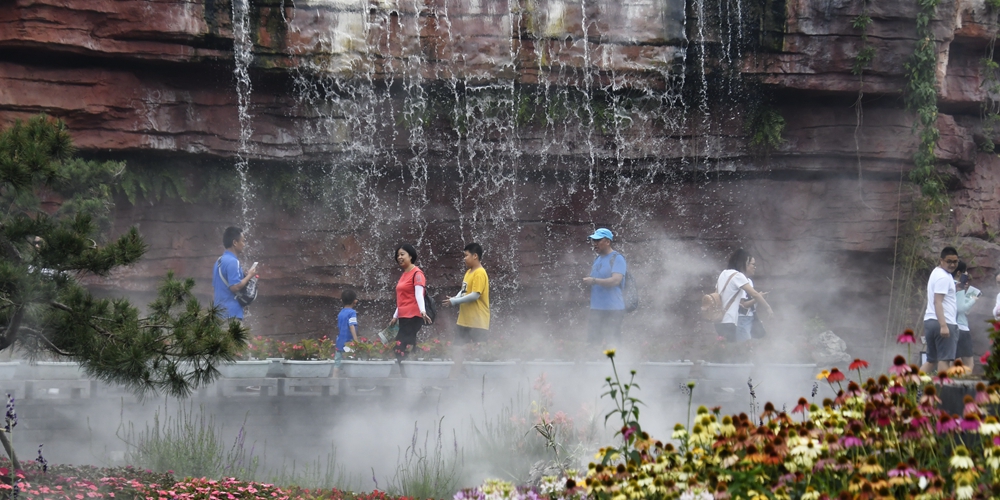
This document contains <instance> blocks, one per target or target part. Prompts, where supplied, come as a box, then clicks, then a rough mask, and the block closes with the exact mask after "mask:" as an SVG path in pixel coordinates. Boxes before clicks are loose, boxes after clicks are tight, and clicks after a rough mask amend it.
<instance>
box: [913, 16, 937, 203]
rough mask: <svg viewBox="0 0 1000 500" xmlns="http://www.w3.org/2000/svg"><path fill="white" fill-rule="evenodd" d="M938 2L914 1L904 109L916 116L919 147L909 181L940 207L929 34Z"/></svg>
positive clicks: (933, 46) (934, 55) (932, 47)
mask: <svg viewBox="0 0 1000 500" xmlns="http://www.w3.org/2000/svg"><path fill="white" fill-rule="evenodd" d="M939 1H940V0H917V6H918V7H920V11H919V12H918V13H917V45H916V48H914V50H913V55H912V56H911V57H910V61H909V62H907V63H906V107H907V109H909V110H911V111H913V112H914V113H916V116H917V120H916V123H914V128H915V129H917V130H919V134H920V144H919V145H918V147H917V152H916V153H915V154H914V155H913V163H914V168H913V170H912V171H911V172H910V180H911V181H912V182H913V183H914V184H916V185H918V186H920V191H921V193H923V195H924V197H925V198H926V201H927V202H928V203H930V204H931V205H935V206H942V205H944V203H945V201H946V196H945V185H944V180H943V179H942V178H941V175H940V173H938V171H937V165H936V161H935V156H934V148H935V146H937V141H938V138H940V136H941V133H940V132H939V131H938V128H937V117H938V107H937V89H936V88H935V83H936V80H935V78H936V70H937V46H936V44H935V42H934V36H933V33H932V32H931V26H930V24H931V19H932V18H933V17H934V12H935V10H936V9H937V6H938V2H939Z"/></svg>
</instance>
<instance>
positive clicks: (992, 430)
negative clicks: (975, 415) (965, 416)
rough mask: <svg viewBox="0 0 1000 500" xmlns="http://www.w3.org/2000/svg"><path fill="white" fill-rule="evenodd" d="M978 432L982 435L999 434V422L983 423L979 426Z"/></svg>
mask: <svg viewBox="0 0 1000 500" xmlns="http://www.w3.org/2000/svg"><path fill="white" fill-rule="evenodd" d="M979 433H980V434H982V435H984V436H996V435H997V434H1000V424H998V423H989V422H987V423H985V424H982V425H980V426H979Z"/></svg>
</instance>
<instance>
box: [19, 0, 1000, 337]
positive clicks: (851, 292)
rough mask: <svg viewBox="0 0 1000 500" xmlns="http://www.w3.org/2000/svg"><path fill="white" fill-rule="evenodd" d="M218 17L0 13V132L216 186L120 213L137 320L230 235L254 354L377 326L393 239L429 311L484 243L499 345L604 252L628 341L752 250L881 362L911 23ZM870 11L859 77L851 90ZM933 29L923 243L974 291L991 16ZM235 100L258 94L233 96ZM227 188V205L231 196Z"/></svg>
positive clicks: (52, 2) (637, 2) (720, 15)
mask: <svg viewBox="0 0 1000 500" xmlns="http://www.w3.org/2000/svg"><path fill="white" fill-rule="evenodd" d="M234 1H235V2H236V4H235V5H234V4H232V3H231V2H229V1H226V0H186V1H181V0H159V1H141V0H122V1H106V0H58V1H57V0H37V1H35V0H13V1H12V2H10V5H8V7H6V8H4V9H2V10H0V124H7V123H10V122H11V121H13V120H14V119H18V118H25V117H28V116H31V115H33V114H36V113H39V112H46V113H49V114H51V115H53V116H57V117H59V118H62V119H63V120H65V121H66V123H67V124H68V125H69V127H70V129H71V131H72V133H73V136H74V138H75V140H76V144H77V145H78V146H79V148H80V149H81V152H82V153H84V154H87V155H91V156H95V157H103V158H120V159H126V160H128V162H129V165H130V166H133V167H135V168H138V169H139V170H141V171H143V172H146V174H147V175H152V176H157V175H163V173H164V172H173V173H174V174H176V178H179V179H182V180H183V182H185V183H188V184H190V185H191V186H195V187H200V186H217V187H218V186H222V188H220V189H219V190H216V191H212V190H208V189H201V193H202V194H201V195H199V196H196V197H194V200H193V202H183V201H181V200H177V199H166V200H160V201H158V202H152V203H151V202H149V201H148V200H147V199H143V198H142V197H140V199H139V200H137V201H136V203H135V204H134V205H133V204H131V203H129V202H128V201H126V200H124V198H123V199H122V201H121V203H119V206H118V210H117V223H118V224H119V225H120V226H121V227H126V226H128V225H138V226H139V228H140V230H141V231H142V233H143V234H144V236H145V237H146V238H147V239H148V241H149V243H150V252H149V254H148V257H147V258H146V259H145V260H144V261H143V263H142V264H141V265H139V266H136V267H135V268H132V269H129V270H125V271H123V272H121V273H119V274H118V275H116V276H114V277H113V278H112V279H110V280H108V281H105V282H101V283H95V287H98V288H103V289H104V290H106V291H107V293H121V292H123V291H125V292H128V293H133V294H138V295H140V296H141V295H142V294H148V293H149V291H150V290H151V289H152V288H153V286H154V285H155V281H156V279H157V277H159V276H162V274H163V273H164V272H165V271H166V270H167V269H174V270H176V271H178V272H179V273H180V274H181V275H189V276H194V277H197V278H199V279H203V280H204V281H203V282H199V289H200V290H201V291H202V293H203V294H204V295H205V296H206V297H207V296H208V294H209V293H210V286H209V284H208V281H207V279H208V276H207V275H208V274H209V273H210V268H211V264H212V262H214V260H215V258H216V256H217V254H218V253H219V252H220V251H221V248H220V241H219V240H220V239H221V232H222V229H223V228H224V227H225V226H227V225H230V224H238V225H244V226H247V227H248V228H249V231H250V235H251V238H250V241H251V250H250V255H249V256H248V257H247V259H246V260H255V261H260V262H261V263H262V264H263V266H262V268H261V274H262V294H263V296H262V298H261V300H260V301H259V302H258V303H257V304H255V306H254V308H253V312H252V320H251V321H252V324H253V326H254V328H255V329H256V330H257V332H258V333H265V334H273V335H279V336H285V337H288V338H293V337H297V336H302V335H318V334H322V333H331V331H332V330H331V328H332V326H331V325H332V318H333V316H334V315H335V314H336V311H337V309H338V308H339V306H338V305H337V300H336V298H337V297H338V296H339V292H340V290H341V289H342V288H344V287H348V286H351V287H355V288H359V289H360V290H362V292H363V293H362V298H363V301H364V304H363V306H362V313H363V315H365V314H367V316H368V318H370V319H369V320H368V321H369V323H368V324H369V325H377V324H379V323H380V322H381V321H382V320H383V318H387V316H388V314H389V311H391V306H392V295H391V290H392V286H393V283H394V280H395V278H394V276H395V274H394V273H395V270H394V264H393V262H392V261H391V260H390V258H389V254H390V253H391V251H392V248H393V245H394V244H395V243H396V242H397V241H402V240H410V241H415V242H416V243H418V244H419V248H420V249H421V252H422V253H423V254H422V255H421V259H422V261H423V262H422V263H421V264H422V265H423V266H424V267H425V269H426V270H427V271H428V274H429V278H430V280H431V283H432V285H433V286H434V288H436V290H435V292H437V293H453V292H454V291H455V289H457V287H458V285H459V283H460V279H461V274H460V272H461V260H460V252H461V247H462V246H463V242H466V241H470V240H478V241H481V242H483V243H484V246H485V247H486V248H487V259H486V264H487V269H488V270H489V272H490V274H491V278H492V280H493V286H494V290H495V291H494V301H495V309H496V315H495V316H496V320H497V322H498V327H497V328H502V329H507V330H509V331H528V330H532V331H533V330H536V329H538V330H543V331H544V330H570V329H574V328H578V327H580V326H581V325H582V321H583V320H584V317H585V314H584V311H585V308H586V293H585V291H584V290H582V288H581V287H580V286H579V281H580V278H581V277H582V276H583V275H585V274H586V273H587V270H588V265H589V264H590V261H591V259H592V252H591V249H590V247H589V244H588V243H586V241H585V237H586V235H587V234H589V232H590V231H592V229H593V227H594V226H595V225H597V226H609V227H612V228H613V229H614V231H615V233H616V234H617V235H620V240H621V242H620V245H619V247H620V248H621V249H623V250H624V252H625V253H626V254H627V255H628V257H629V263H630V266H631V267H630V270H632V269H634V270H635V272H636V273H637V274H638V275H640V276H641V280H640V282H641V283H642V285H643V287H644V290H645V296H644V304H645V305H646V306H645V307H644V308H643V311H644V312H643V313H642V314H640V315H639V316H637V317H634V318H630V320H629V321H630V322H634V323H633V324H632V328H633V329H636V330H644V331H660V330H667V331H669V332H670V334H673V335H678V334H681V333H682V332H684V331H688V330H689V329H690V328H691V324H692V323H691V319H692V318H693V314H694V308H695V306H694V304H695V303H696V300H695V298H696V297H697V296H699V295H700V293H703V291H702V290H704V289H710V288H711V283H712V282H714V278H715V276H716V275H717V273H718V270H719V269H720V266H721V265H722V263H723V262H724V260H725V255H726V254H727V253H728V252H729V251H731V250H732V249H734V248H736V247H737V246H739V245H744V246H747V247H749V248H750V249H752V251H753V252H754V253H755V254H756V255H758V259H759V261H760V263H761V264H762V265H761V266H760V269H761V271H760V272H761V273H762V275H761V276H760V277H759V280H758V281H759V285H761V286H760V288H764V289H769V290H774V291H775V293H774V294H773V295H772V297H773V300H774V302H775V303H776V304H775V305H776V306H777V308H779V309H782V310H784V312H785V314H784V315H783V316H784V320H785V321H787V323H788V325H789V329H794V328H796V327H795V325H797V324H799V322H800V320H802V319H807V318H812V317H814V316H817V317H820V318H821V319H825V321H826V322H827V326H832V327H834V329H835V330H837V331H838V333H841V332H846V335H844V336H845V337H846V338H847V339H848V341H849V342H851V343H853V344H856V345H854V346H852V348H851V351H852V352H861V351H859V350H858V348H859V347H860V348H861V349H864V348H866V347H870V346H879V347H881V345H882V336H883V328H882V327H880V326H878V325H880V324H883V326H884V321H885V318H886V315H885V309H886V308H887V307H888V303H889V300H888V298H889V297H890V296H892V295H893V294H898V293H899V292H898V287H897V285H898V284H897V283H895V282H894V281H893V279H894V278H893V276H894V275H893V272H892V271H893V254H894V252H895V251H896V244H897V237H898V236H899V235H900V228H901V227H902V226H904V225H903V224H902V223H904V222H905V221H906V220H908V219H909V217H910V207H911V200H912V199H913V198H914V196H916V191H915V189H914V186H913V185H912V184H910V183H909V182H908V176H907V174H908V172H909V170H910V169H912V166H913V162H912V157H913V153H914V151H915V149H916V147H917V143H918V137H917V135H916V134H915V133H914V132H913V122H914V116H913V114H912V113H911V112H909V111H907V110H906V109H905V107H904V104H903V97H902V93H903V89H904V87H905V84H906V68H905V64H906V62H907V60H908V58H909V57H910V55H911V54H912V53H913V50H914V47H915V46H916V44H917V43H918V40H917V39H916V28H915V19H916V17H917V11H918V7H917V4H916V2H914V1H912V0H880V1H878V2H863V1H862V0H822V1H821V0H785V1H780V0H717V1H712V2H707V1H704V0H688V1H687V2H686V3H685V2H681V1H673V0H672V1H669V2H663V1H655V0H588V1H583V2H566V1H561V0H518V1H514V2H509V1H507V0H503V1H501V0H418V1H415V2H411V1H407V2H403V1H399V2H396V1H393V0H334V1H329V0H326V1H320V0H308V1H303V0H298V1H296V2H283V1H278V0H265V1H250V2H249V3H245V0H234ZM866 9H867V13H868V15H870V17H871V18H872V20H873V22H872V24H871V25H870V26H869V27H868V28H867V30H866V33H865V34H866V36H867V40H868V42H867V43H869V44H871V46H872V47H873V48H874V53H873V54H874V56H873V59H872V61H871V63H870V64H868V65H867V66H865V69H864V71H863V72H862V74H861V75H858V74H856V73H855V72H853V71H852V70H853V69H854V67H855V63H856V55H857V54H858V53H859V51H860V50H861V48H862V46H863V43H864V42H863V40H862V34H863V33H862V30H860V29H858V28H855V27H854V26H853V21H854V19H855V18H857V16H859V15H860V14H862V12H864V11H866ZM234 13H235V14H234ZM243 14H245V15H243ZM244 25H245V26H247V27H248V30H247V35H246V36H241V34H242V33H243V31H241V30H240V29H238V28H239V27H241V26H244ZM931 27H932V32H933V34H934V40H933V42H934V44H935V46H936V48H937V54H938V57H937V61H938V64H937V81H936V84H937V87H936V88H937V94H938V101H939V108H940V114H939V117H938V122H937V124H938V128H939V129H940V131H941V139H940V140H939V142H938V144H937V148H936V150H935V155H936V156H937V158H938V160H939V162H940V165H941V167H940V169H941V171H942V172H944V173H945V174H946V175H947V176H948V178H949V179H950V182H951V183H950V188H951V193H950V197H951V200H952V205H951V207H950V210H951V211H950V212H948V215H949V218H946V220H945V222H944V223H942V224H938V225H935V226H930V227H925V228H924V233H923V234H924V235H925V236H927V237H929V241H928V243H927V248H928V250H927V255H932V250H931V249H932V248H937V247H940V246H941V245H942V244H943V243H945V242H951V243H957V244H960V245H961V249H962V251H963V254H964V255H967V256H969V257H970V264H971V266H972V269H973V273H974V277H976V278H983V277H986V278H987V279H988V277H989V276H990V273H992V272H993V271H994V270H995V269H996V268H997V267H1000V264H998V260H997V259H1000V247H998V246H997V245H996V244H994V243H993V239H994V238H995V237H996V234H997V227H998V226H1000V197H998V196H997V194H998V193H997V190H998V185H1000V184H998V180H997V179H996V178H995V177H996V174H995V172H996V170H997V169H996V165H995V164H996V163H997V161H998V160H997V158H996V155H994V154H987V153H983V152H981V151H980V149H981V148H980V147H979V146H978V145H977V138H978V141H979V143H980V144H983V143H985V142H987V139H996V138H995V137H990V136H991V135H993V134H992V132H990V131H989V130H988V129H987V130H986V131H984V128H983V125H982V116H981V115H982V113H983V112H982V109H983V107H982V106H983V103H984V102H986V103H989V102H992V101H990V98H991V97H992V98H994V99H995V98H996V96H995V95H989V87H990V85H991V83H990V82H994V81H996V79H995V78H994V77H991V76H990V75H989V74H988V73H987V72H986V70H984V66H983V64H982V62H981V61H982V59H983V58H984V57H989V56H990V54H991V52H989V47H991V46H992V42H993V39H994V37H995V35H996V33H997V12H996V11H994V10H990V9H989V8H988V7H987V6H986V5H985V4H984V2H983V1H982V0H942V1H941V2H940V4H939V6H938V8H937V10H936V13H935V15H934V17H933V19H932V21H931ZM234 33H235V34H236V35H234ZM241 51H243V53H244V54H252V58H251V59H250V61H251V62H250V64H249V65H247V66H246V67H244V66H243V65H242V64H241V63H239V60H240V59H239V58H238V57H236V56H235V55H234V53H235V54H239V53H241ZM247 51H249V52H247ZM241 72H242V73H241ZM234 74H244V75H247V77H248V78H249V82H250V86H249V88H248V89H247V88H244V90H243V91H242V93H240V92H238V91H237V85H236V83H235V82H236V77H235V76H234ZM242 100H245V102H246V103H247V107H246V112H247V115H246V116H248V117H249V119H247V120H243V121H242V122H241V120H240V113H239V108H240V105H241V101H242ZM859 104H860V105H859ZM762 110H763V111H766V112H771V113H773V112H777V114H778V115H780V116H781V117H782V118H783V119H784V121H785V124H786V125H785V127H784V129H783V132H782V141H781V142H780V143H777V144H772V145H771V147H768V148H761V147H753V146H752V145H751V137H752V133H753V132H754V131H755V130H754V127H749V128H748V127H747V124H758V125H756V128H757V129H759V128H761V127H763V126H762V125H760V124H759V123H760V122H758V121H755V117H757V116H760V115H761V113H762ZM242 160H246V162H247V163H243V162H242ZM237 164H239V165H245V166H241V167H239V169H240V172H241V174H243V175H242V176H241V177H239V179H241V180H240V182H238V183H236V184H235V185H234V184H226V183H224V182H220V181H219V178H220V177H225V176H227V175H228V176H230V177H227V178H234V177H233V176H235V172H236V171H237V169H238V167H237V166H236V165H237ZM286 174H287V175H286ZM289 179H292V180H289ZM219 192H223V193H224V196H215V195H213V194H212V193H219ZM275 193H277V194H275ZM152 197H153V196H152V194H150V196H149V198H152ZM289 197H291V198H294V201H295V202H294V203H289V202H288V199H289ZM990 282H991V280H987V281H986V283H990ZM984 288H985V289H986V290H987V291H989V288H990V287H989V286H984ZM984 309H985V308H984ZM442 321H444V322H451V320H450V319H448V318H447V316H446V317H445V318H444V319H443V320H442ZM538 324H541V325H542V326H540V327H538V328H536V326H537V325H538ZM873 324H874V325H875V326H872V325H873ZM678 326H680V328H678Z"/></svg>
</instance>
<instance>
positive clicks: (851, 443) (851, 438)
mask: <svg viewBox="0 0 1000 500" xmlns="http://www.w3.org/2000/svg"><path fill="white" fill-rule="evenodd" d="M840 444H841V445H842V446H843V447H844V448H853V447H855V446H862V445H864V444H865V442H864V441H862V440H861V439H860V438H858V437H857V436H855V435H853V434H848V435H846V436H844V437H842V438H840Z"/></svg>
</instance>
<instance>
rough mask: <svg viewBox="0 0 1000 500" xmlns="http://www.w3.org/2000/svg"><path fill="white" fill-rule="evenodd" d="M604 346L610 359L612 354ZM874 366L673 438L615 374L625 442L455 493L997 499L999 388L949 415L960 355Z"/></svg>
mask: <svg viewBox="0 0 1000 500" xmlns="http://www.w3.org/2000/svg"><path fill="white" fill-rule="evenodd" d="M901 337H902V336H901ZM606 354H607V355H608V357H609V358H611V359H612V363H613V362H614V351H613V350H611V351H608V352H607V353H606ZM867 367H868V363H867V362H865V361H863V360H859V359H856V360H854V362H853V363H851V364H850V366H849V367H848V372H847V373H845V372H842V371H840V370H838V369H836V368H833V369H831V370H829V371H826V370H824V371H823V372H821V373H820V376H819V377H818V378H820V379H821V380H823V381H824V382H825V383H827V384H829V385H830V387H831V388H832V389H833V391H834V393H835V394H836V396H835V397H834V398H828V399H824V400H822V401H821V402H819V403H817V402H815V401H809V400H807V399H806V398H800V399H799V400H798V404H797V405H796V406H795V407H794V408H793V409H791V411H790V412H787V413H786V412H784V411H778V410H777V409H776V408H775V407H774V406H773V405H772V404H771V403H766V404H764V405H763V408H762V411H761V412H760V413H759V414H758V413H757V411H760V409H758V410H757V411H755V412H754V413H752V414H750V415H747V414H745V413H741V414H739V415H735V416H730V415H725V416H723V415H721V413H720V410H719V408H715V409H713V410H709V409H707V408H705V407H700V408H698V409H697V412H696V414H695V415H694V420H693V421H691V420H690V419H691V416H690V414H689V416H688V419H689V422H690V424H689V425H687V426H685V425H683V424H677V425H676V426H675V428H674V431H673V433H672V435H671V436H670V438H671V439H670V441H667V442H664V441H659V440H656V439H654V438H653V437H651V436H650V435H649V434H648V433H646V432H644V431H643V430H642V428H641V426H640V425H639V418H638V417H639V411H638V409H637V408H638V406H636V405H637V404H638V403H639V401H638V399H636V398H635V397H634V395H630V393H629V392H630V390H631V389H633V388H634V387H633V386H632V382H631V381H629V382H627V383H626V382H623V381H621V380H619V378H618V375H617V372H615V373H616V375H615V376H614V377H613V378H612V379H610V380H609V381H608V387H609V391H608V392H607V393H606V395H609V396H610V397H611V399H612V400H613V401H614V402H615V406H616V409H615V410H613V411H611V412H610V413H608V417H609V418H610V417H612V416H614V415H616V414H617V415H618V416H619V418H620V420H621V424H622V427H621V430H620V431H619V432H618V433H617V434H616V441H617V443H618V444H617V446H609V447H605V448H602V449H601V450H600V452H598V453H597V455H596V456H595V458H596V459H597V461H596V462H592V463H590V464H589V465H588V466H587V470H586V472H585V473H578V472H576V471H572V470H567V471H564V474H563V475H562V477H561V478H558V479H555V480H553V478H549V480H548V481H547V483H543V487H541V488H524V487H515V486H514V485H513V484H510V483H505V482H502V481H496V480H489V481H487V482H486V483H485V484H484V485H483V486H481V487H479V488H474V489H469V490H463V491H462V492H460V493H459V494H457V495H456V496H455V500H485V499H490V500H494V499H496V500H500V499H518V500H521V499H524V500H529V499H531V500H534V499H536V498H539V497H548V498H549V499H553V498H561V499H582V498H593V499H605V498H606V499H621V500H625V499H654V498H655V499H661V498H662V499H667V498H681V499H692V500H693V499H699V500H702V499H704V500H714V499H733V500H736V499H746V500H767V499H801V500H824V499H825V500H830V499H836V498H850V499H904V498H906V499H909V498H912V499H928V500H929V499H945V498H947V499H958V500H963V499H978V498H983V499H986V498H998V497H1000V420H998V418H997V416H996V413H997V408H998V405H1000V385H995V384H994V385H989V386H987V385H986V384H984V383H978V384H976V385H975V391H974V394H970V395H967V396H966V397H965V401H964V406H963V407H962V408H961V410H962V413H961V414H950V413H949V412H947V411H945V410H943V409H942V407H941V400H940V398H939V397H938V395H939V390H940V387H941V386H943V385H948V384H951V383H952V381H951V378H952V377H954V376H962V375H965V374H967V373H968V371H969V370H968V368H966V367H963V366H961V363H960V362H956V363H955V366H954V367H952V368H951V369H949V370H948V372H941V373H938V374H937V375H936V376H933V377H932V376H930V375H927V374H924V373H922V372H920V371H919V370H918V368H917V367H916V366H913V365H910V364H908V363H907V358H904V357H903V356H897V357H896V358H895V359H894V360H893V364H892V366H891V367H890V368H889V370H888V373H886V374H884V375H880V376H878V377H877V379H875V378H868V379H867V380H864V379H863V378H862V370H863V369H865V368H867ZM634 373H635V372H632V374H633V376H634ZM855 374H856V376H857V380H851V377H850V376H851V375H855ZM688 387H689V388H690V389H691V390H692V391H693V390H695V388H696V386H695V384H694V383H690V384H689V385H688ZM689 394H690V393H689ZM689 401H690V400H689ZM689 404H690V403H689ZM689 411H690V410H689ZM546 485H547V486H546Z"/></svg>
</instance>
